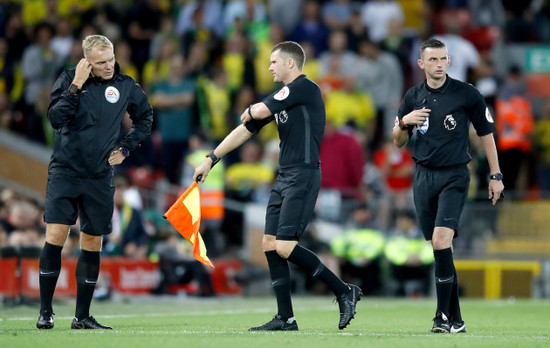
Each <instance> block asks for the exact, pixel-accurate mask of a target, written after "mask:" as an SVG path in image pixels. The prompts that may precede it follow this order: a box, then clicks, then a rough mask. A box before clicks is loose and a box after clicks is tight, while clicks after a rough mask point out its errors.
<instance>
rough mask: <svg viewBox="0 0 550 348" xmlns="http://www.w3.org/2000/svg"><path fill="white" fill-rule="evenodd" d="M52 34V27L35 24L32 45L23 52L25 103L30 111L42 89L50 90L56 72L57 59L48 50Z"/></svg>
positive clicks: (45, 24)
mask: <svg viewBox="0 0 550 348" xmlns="http://www.w3.org/2000/svg"><path fill="white" fill-rule="evenodd" d="M53 34H54V30H53V27H52V26H51V25H49V24H47V23H40V24H37V25H36V26H35V27H34V28H33V38H34V44H32V45H30V46H27V48H25V51H24V52H23V58H22V62H21V64H22V69H23V70H22V71H23V76H24V77H25V103H26V104H27V106H29V107H30V108H31V109H32V106H33V105H34V103H35V102H36V100H37V99H38V95H39V94H40V91H41V90H42V89H43V88H51V86H52V85H53V82H54V80H55V78H56V76H55V74H56V73H57V71H58V67H59V66H58V65H57V64H58V62H59V60H58V58H57V56H56V53H55V52H54V51H52V49H51V48H50V45H51V40H52V37H53Z"/></svg>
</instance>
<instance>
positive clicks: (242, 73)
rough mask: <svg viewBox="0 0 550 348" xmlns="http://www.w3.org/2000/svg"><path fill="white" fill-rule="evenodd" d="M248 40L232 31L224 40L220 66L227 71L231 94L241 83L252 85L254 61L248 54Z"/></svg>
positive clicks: (253, 82)
mask: <svg viewBox="0 0 550 348" xmlns="http://www.w3.org/2000/svg"><path fill="white" fill-rule="evenodd" d="M249 45H250V42H249V40H248V39H247V38H246V37H245V36H244V35H243V34H241V33H237V32H235V33H233V35H231V36H230V37H228V38H227V39H226V40H225V52H224V53H223V55H222V66H223V68H224V70H225V72H226V73H227V77H228V87H229V90H230V91H231V93H232V94H234V93H236V92H237V91H238V90H239V89H240V88H241V87H242V86H243V84H245V85H250V86H254V85H255V84H256V81H255V76H254V74H255V73H254V63H253V61H252V59H251V57H250V54H249V51H250V50H249Z"/></svg>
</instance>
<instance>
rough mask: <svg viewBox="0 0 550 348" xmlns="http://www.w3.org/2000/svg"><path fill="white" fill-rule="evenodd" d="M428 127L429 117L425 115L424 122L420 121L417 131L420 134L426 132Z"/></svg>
mask: <svg viewBox="0 0 550 348" xmlns="http://www.w3.org/2000/svg"><path fill="white" fill-rule="evenodd" d="M429 127H430V118H429V117H426V119H425V120H424V123H422V126H420V128H419V129H418V131H419V132H420V134H426V132H427V131H428V128H429Z"/></svg>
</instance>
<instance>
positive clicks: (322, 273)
mask: <svg viewBox="0 0 550 348" xmlns="http://www.w3.org/2000/svg"><path fill="white" fill-rule="evenodd" d="M275 245H276V249H277V253H278V254H279V255H280V256H281V257H282V258H285V259H287V260H288V261H290V262H292V263H293V264H295V265H296V266H298V267H300V268H302V269H303V270H304V271H306V272H307V273H309V274H311V275H312V276H313V277H314V278H316V279H318V280H320V281H322V282H323V283H325V285H327V286H328V288H329V289H330V290H331V291H332V292H333V293H334V294H335V295H336V299H337V301H338V304H339V308H340V320H339V322H338V328H339V329H340V330H342V329H344V328H345V327H346V326H348V324H349V322H350V321H351V319H353V317H354V316H355V306H356V304H357V301H359V300H360V299H361V295H362V294H363V293H362V291H361V289H360V288H359V287H358V286H356V285H353V284H346V283H344V282H343V281H342V280H341V279H340V278H338V276H337V275H336V274H334V273H333V272H332V271H331V270H330V269H329V268H327V267H326V266H325V265H324V264H323V263H322V262H321V260H320V259H319V257H317V255H315V254H314V253H313V252H312V251H311V250H309V249H306V248H304V247H302V246H301V245H300V244H298V242H297V241H293V240H277V241H276V242H275Z"/></svg>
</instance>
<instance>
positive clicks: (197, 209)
mask: <svg viewBox="0 0 550 348" xmlns="http://www.w3.org/2000/svg"><path fill="white" fill-rule="evenodd" d="M164 218H165V219H167V220H168V221H170V223H171V224H172V226H174V227H175V228H176V230H177V231H178V232H179V233H180V234H181V235H182V236H183V237H184V238H185V239H187V240H188V241H189V242H190V243H191V244H192V245H193V256H194V257H195V259H196V260H198V261H200V262H202V263H204V264H207V265H209V266H212V267H214V265H212V262H210V260H209V259H208V256H206V247H205V246H204V241H203V240H202V237H201V235H200V233H199V227H200V225H201V203H200V189H199V185H198V184H197V182H195V181H194V182H193V183H192V184H191V186H189V187H188V188H187V190H185V192H184V193H183V194H182V195H181V196H180V197H179V198H178V199H177V201H176V203H174V204H173V205H172V206H171V207H170V209H168V211H167V212H166V213H165V214H164Z"/></svg>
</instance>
